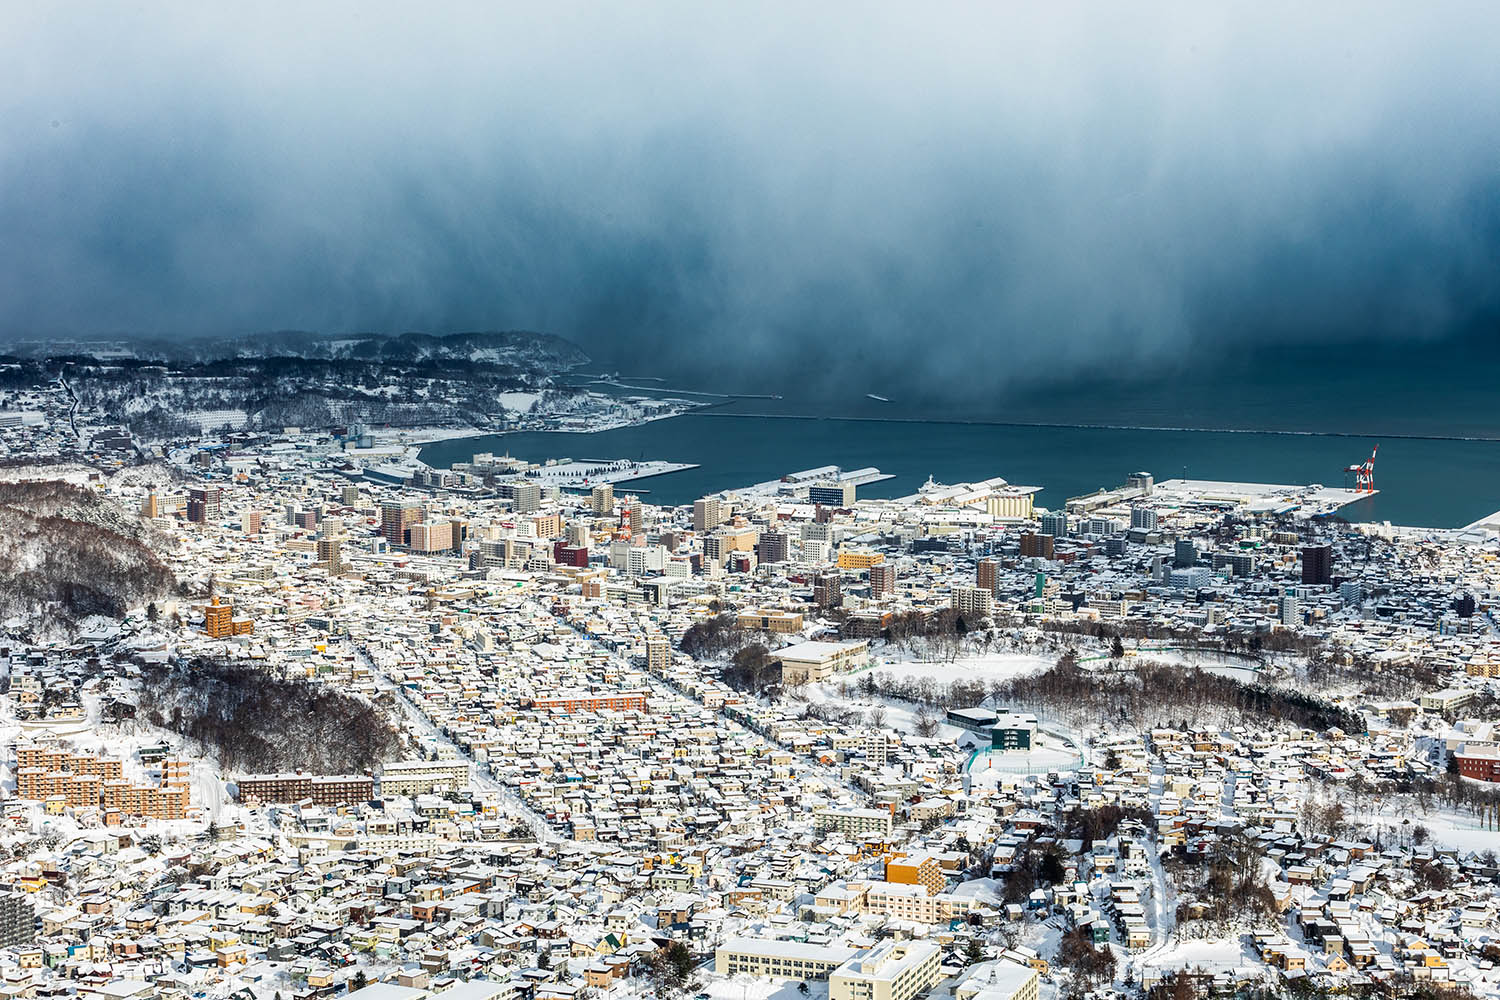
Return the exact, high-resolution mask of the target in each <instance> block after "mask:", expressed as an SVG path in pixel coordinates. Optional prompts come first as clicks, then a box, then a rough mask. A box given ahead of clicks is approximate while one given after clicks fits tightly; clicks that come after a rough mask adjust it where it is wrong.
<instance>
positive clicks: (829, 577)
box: [813, 570, 844, 608]
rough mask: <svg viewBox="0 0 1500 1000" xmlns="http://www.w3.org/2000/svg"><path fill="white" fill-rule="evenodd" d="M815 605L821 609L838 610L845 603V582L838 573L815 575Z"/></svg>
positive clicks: (831, 571)
mask: <svg viewBox="0 0 1500 1000" xmlns="http://www.w3.org/2000/svg"><path fill="white" fill-rule="evenodd" d="M813 603H814V604H816V605H817V606H818V607H820V608H836V607H838V606H839V605H841V604H843V603H844V580H843V577H841V576H839V574H838V573H837V572H836V571H833V570H829V571H826V572H822V573H814V574H813Z"/></svg>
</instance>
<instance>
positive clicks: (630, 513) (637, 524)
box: [620, 497, 646, 538]
mask: <svg viewBox="0 0 1500 1000" xmlns="http://www.w3.org/2000/svg"><path fill="white" fill-rule="evenodd" d="M620 527H622V528H629V529H630V535H631V537H632V538H634V537H635V536H636V535H639V534H641V533H642V532H643V531H645V530H646V510H645V508H644V507H642V506H641V502H640V501H639V500H637V499H636V498H635V497H626V498H625V502H624V503H623V504H621V505H620Z"/></svg>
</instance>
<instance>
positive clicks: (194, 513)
mask: <svg viewBox="0 0 1500 1000" xmlns="http://www.w3.org/2000/svg"><path fill="white" fill-rule="evenodd" d="M223 496H224V490H223V488H222V487H219V486H194V487H193V488H192V489H190V490H188V502H187V517H188V520H189V521H192V522H193V523H195V524H207V523H208V522H209V521H217V520H218V519H219V506H220V502H221V501H222V499H223Z"/></svg>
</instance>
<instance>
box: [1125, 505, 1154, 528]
mask: <svg viewBox="0 0 1500 1000" xmlns="http://www.w3.org/2000/svg"><path fill="white" fill-rule="evenodd" d="M1130 526H1131V527H1132V528H1140V529H1142V530H1143V531H1155V530H1156V511H1154V510H1152V509H1151V508H1150V507H1132V508H1130Z"/></svg>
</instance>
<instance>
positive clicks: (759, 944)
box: [714, 938, 855, 980]
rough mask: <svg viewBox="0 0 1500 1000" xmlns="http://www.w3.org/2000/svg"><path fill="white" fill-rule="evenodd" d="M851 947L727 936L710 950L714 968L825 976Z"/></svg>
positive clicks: (783, 975) (780, 975) (778, 976)
mask: <svg viewBox="0 0 1500 1000" xmlns="http://www.w3.org/2000/svg"><path fill="white" fill-rule="evenodd" d="M854 954H855V951H854V949H853V948H847V947H843V946H841V945H817V944H806V943H804V942H801V941H770V940H766V939H763V938H730V939H729V940H728V941H725V942H724V943H723V944H721V945H719V947H718V948H717V949H716V950H715V951H714V972H715V973H717V974H718V975H721V976H733V975H739V974H741V973H743V974H744V975H747V976H760V977H766V978H771V979H811V980H823V979H827V978H828V976H829V974H830V973H832V972H833V970H834V969H837V968H838V967H839V966H841V965H843V964H844V963H845V962H847V961H848V960H849V959H850V958H851V957H853V955H854Z"/></svg>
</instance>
